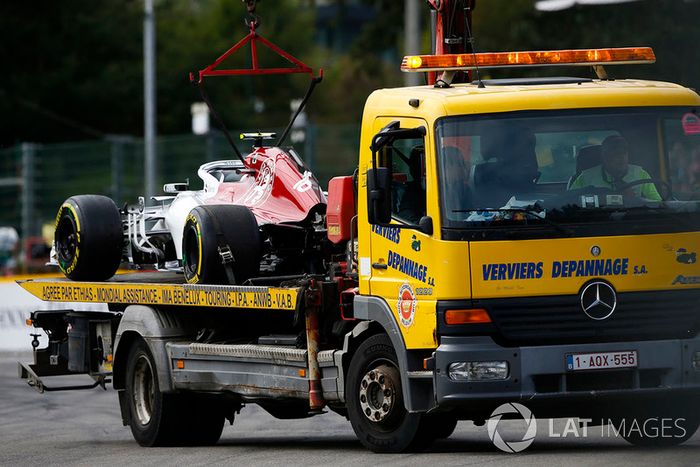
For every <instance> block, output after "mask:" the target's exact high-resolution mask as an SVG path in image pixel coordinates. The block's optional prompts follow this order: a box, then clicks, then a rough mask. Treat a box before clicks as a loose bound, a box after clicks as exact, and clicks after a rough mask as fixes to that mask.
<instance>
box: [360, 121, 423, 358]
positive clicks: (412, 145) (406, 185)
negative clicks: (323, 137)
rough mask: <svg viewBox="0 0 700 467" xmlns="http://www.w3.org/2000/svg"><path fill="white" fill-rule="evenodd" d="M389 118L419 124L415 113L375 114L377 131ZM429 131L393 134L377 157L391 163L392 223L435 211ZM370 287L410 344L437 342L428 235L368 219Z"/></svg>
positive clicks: (412, 220) (412, 125)
mask: <svg viewBox="0 0 700 467" xmlns="http://www.w3.org/2000/svg"><path fill="white" fill-rule="evenodd" d="M392 121H398V122H399V123H400V127H401V128H416V127H420V126H423V127H424V128H425V129H426V130H428V126H427V123H426V122H425V121H424V120H422V119H417V118H379V119H377V120H376V121H375V128H374V130H375V134H376V133H378V132H379V131H380V130H381V129H382V128H384V127H385V126H386V125H387V124H389V123H391V122H392ZM428 141H429V135H427V136H425V137H418V138H415V137H412V138H406V139H397V140H395V141H394V142H393V143H392V144H390V145H388V146H387V147H386V148H385V149H384V150H382V151H381V152H380V154H379V155H378V159H379V160H378V163H379V165H380V166H383V167H391V168H392V182H391V208H392V209H391V210H392V221H391V224H392V225H406V224H414V225H417V224H418V223H419V221H420V219H421V218H422V217H424V216H430V215H431V214H432V215H433V216H435V215H436V213H435V212H434V211H435V209H437V208H433V206H432V205H430V202H429V198H430V196H428V194H429V193H431V190H433V191H432V192H434V190H435V188H436V187H435V186H434V183H432V180H433V179H434V177H433V173H434V164H431V161H434V158H433V157H432V154H433V149H432V147H431V145H430V144H429V142H428ZM370 229H371V233H370V252H371V253H370V264H371V272H370V280H369V282H370V293H371V294H372V295H374V296H379V297H382V298H384V299H385V300H386V302H387V304H388V305H389V307H390V308H391V309H392V311H393V313H394V317H395V318H396V320H397V323H398V325H399V328H400V329H401V331H402V333H403V335H404V340H405V342H406V345H407V347H409V348H432V347H434V345H435V339H434V336H433V331H434V329H435V301H434V300H433V299H432V290H433V289H432V287H433V285H434V279H433V278H432V277H431V275H430V268H429V265H428V262H429V261H428V258H429V256H430V250H431V247H432V242H433V238H432V235H428V234H426V233H423V232H420V231H418V230H414V229H401V228H398V227H393V226H388V227H387V226H379V225H370Z"/></svg>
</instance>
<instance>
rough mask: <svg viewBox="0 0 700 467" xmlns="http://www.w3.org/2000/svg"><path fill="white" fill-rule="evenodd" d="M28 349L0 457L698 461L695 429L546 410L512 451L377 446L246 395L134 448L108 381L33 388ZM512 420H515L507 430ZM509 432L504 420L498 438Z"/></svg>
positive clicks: (461, 438) (1, 368) (473, 444)
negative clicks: (647, 433) (183, 443)
mask: <svg viewBox="0 0 700 467" xmlns="http://www.w3.org/2000/svg"><path fill="white" fill-rule="evenodd" d="M30 358H31V355H27V354H25V355H24V356H21V355H10V354H0V465H7V466H14V465H44V464H61V465H89V466H96V465H109V466H113V465H149V466H157V465H167V466H173V465H210V464H216V465H218V464H229V465H231V464H232V465H275V466H276V465H305V466H313V465H319V466H321V465H323V466H325V465H348V466H358V465H371V463H373V462H381V463H382V465H400V466H406V465H416V466H418V465H420V466H424V465H430V464H432V465H440V466H443V465H506V466H508V465H510V466H518V467H520V466H540V465H553V466H567V465H570V466H574V465H576V466H579V465H596V466H601V465H604V466H605V467H613V466H628V465H634V466H641V465H650V466H658V465H663V466H675V465H688V466H690V465H699V464H700V434H699V435H696V436H694V437H693V438H692V439H691V440H690V441H689V442H687V443H686V444H684V445H682V446H679V447H675V448H671V449H665V450H663V449H654V450H650V449H639V448H635V447H632V446H631V445H629V444H627V442H625V441H624V440H622V439H619V438H615V437H608V436H601V430H600V428H590V429H589V432H588V437H586V438H582V437H579V438H574V437H572V436H569V437H566V438H561V437H560V438H551V437H549V436H548V433H549V431H550V427H549V426H548V421H547V420H539V421H538V434H537V437H536V439H535V441H534V443H533V444H532V445H531V446H530V447H529V448H528V449H527V450H526V451H524V452H522V453H520V454H506V453H503V452H501V451H499V450H498V449H497V448H495V447H494V446H493V444H492V443H491V441H490V439H489V437H488V433H487V430H486V428H485V427H476V426H474V425H473V424H472V423H471V422H460V424H459V425H458V427H457V430H456V431H455V433H454V434H453V435H452V436H451V437H450V438H449V439H447V440H443V441H439V442H436V443H435V444H434V445H433V446H432V448H431V449H430V450H429V451H427V452H426V453H421V454H402V455H376V454H373V453H371V452H369V451H367V450H365V449H364V448H363V447H362V446H361V445H360V443H359V442H358V441H357V440H356V439H355V436H354V433H353V431H352V428H351V427H350V424H349V422H347V421H346V420H345V419H344V418H342V417H340V416H338V415H336V414H334V413H328V414H325V415H321V416H318V417H314V418H311V419H306V420H277V419H274V418H273V417H271V416H270V415H268V414H267V413H266V412H264V411H262V410H261V409H259V408H258V407H257V406H254V405H251V406H247V407H245V408H244V409H243V410H242V412H241V414H240V415H239V416H238V418H237V419H236V422H235V423H234V425H233V426H227V427H226V428H225V429H224V434H223V436H222V439H221V440H220V441H219V444H218V445H216V446H214V447H208V448H141V447H139V446H138V445H137V444H136V442H134V440H133V439H132V437H131V432H130V431H129V429H128V428H127V427H123V426H122V425H121V420H120V417H119V407H118V403H117V395H116V392H115V391H113V390H111V389H110V390H107V391H102V390H98V389H95V390H91V391H75V392H63V393H45V394H39V393H37V392H36V391H34V390H33V389H31V388H29V387H28V386H27V385H26V383H25V382H24V381H22V380H19V379H18V378H17V369H16V363H15V362H16V360H18V359H24V360H27V361H28V360H29V359H30ZM63 382H65V381H63ZM507 423H513V424H517V423H518V422H515V421H513V422H507ZM500 428H501V427H499V429H500ZM520 428H521V427H518V426H514V427H513V430H516V432H517V430H519V429H520ZM563 431H564V422H563V421H562V420H556V421H555V423H554V425H553V430H552V432H553V433H557V434H561V433H563ZM507 435H508V427H506V430H504V438H506V437H507Z"/></svg>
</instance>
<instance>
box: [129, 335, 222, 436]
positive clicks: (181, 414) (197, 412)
mask: <svg viewBox="0 0 700 467" xmlns="http://www.w3.org/2000/svg"><path fill="white" fill-rule="evenodd" d="M125 390H126V399H127V404H128V410H129V425H130V428H131V433H132V434H133V436H134V439H135V440H136V442H138V443H139V444H140V445H141V446H147V447H151V446H204V445H212V444H216V442H217V441H218V440H219V438H220V437H221V432H222V430H223V427H224V416H223V414H221V413H220V412H217V411H216V406H215V405H214V404H213V403H211V402H209V400H208V399H205V398H204V396H197V395H189V394H164V393H162V392H161V391H160V388H159V385H158V376H157V369H156V364H155V360H154V358H153V356H152V355H151V352H150V350H149V349H148V346H147V345H146V343H145V342H144V341H143V340H138V341H137V342H135V343H134V346H133V347H132V349H131V351H130V352H129V357H128V361H127V364H126V388H125Z"/></svg>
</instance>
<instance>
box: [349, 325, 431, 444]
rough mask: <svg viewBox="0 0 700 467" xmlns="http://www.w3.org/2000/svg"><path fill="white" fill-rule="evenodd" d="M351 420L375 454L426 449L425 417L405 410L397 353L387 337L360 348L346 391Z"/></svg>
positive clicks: (368, 340) (368, 341) (378, 336)
mask: <svg viewBox="0 0 700 467" xmlns="http://www.w3.org/2000/svg"><path fill="white" fill-rule="evenodd" d="M345 396H346V400H347V408H348V417H349V418H350V423H351V424H352V428H353V430H354V431H355V434H356V435H357V437H358V439H359V440H360V442H361V443H362V444H363V445H364V446H365V447H366V448H368V449H370V450H371V451H374V452H405V451H410V450H415V449H417V448H418V449H419V448H423V447H426V446H427V445H428V444H430V442H432V439H431V440H425V439H418V438H419V435H420V433H421V432H422V431H423V430H420V429H419V428H420V425H421V417H422V414H417V413H409V412H408V411H407V410H406V407H405V406H404V401H403V393H402V388H401V376H400V373H399V367H398V363H397V359H396V353H395V352H394V348H393V347H392V345H391V340H390V339H389V337H388V336H387V335H385V334H377V335H375V336H372V337H370V338H368V339H367V340H366V341H364V342H363V343H362V344H360V346H359V347H358V349H357V351H356V352H355V355H354V356H353V357H352V360H351V362H350V367H349V369H348V382H347V386H346V388H345Z"/></svg>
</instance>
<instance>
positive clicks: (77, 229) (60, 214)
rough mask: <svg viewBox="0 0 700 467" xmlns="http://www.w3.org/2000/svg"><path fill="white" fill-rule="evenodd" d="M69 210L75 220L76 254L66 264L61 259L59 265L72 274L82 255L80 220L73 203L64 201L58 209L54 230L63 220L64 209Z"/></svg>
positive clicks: (65, 271)
mask: <svg viewBox="0 0 700 467" xmlns="http://www.w3.org/2000/svg"><path fill="white" fill-rule="evenodd" d="M66 209H67V210H68V211H69V212H70V215H71V217H72V218H73V222H75V235H76V245H75V254H74V255H73V261H71V263H70V264H69V265H68V266H66V265H65V264H64V263H61V261H59V262H58V267H59V268H60V269H61V271H63V272H64V273H65V274H70V273H72V272H73V270H74V269H75V266H76V265H77V264H78V258H79V257H80V244H81V238H80V220H79V219H78V213H77V212H75V208H74V207H73V205H72V204H70V203H63V204H62V205H61V208H60V209H59V210H58V214H56V222H55V223H54V224H55V225H54V230H55V229H56V228H57V227H58V223H59V222H60V221H61V217H63V211H64V210H66Z"/></svg>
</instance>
